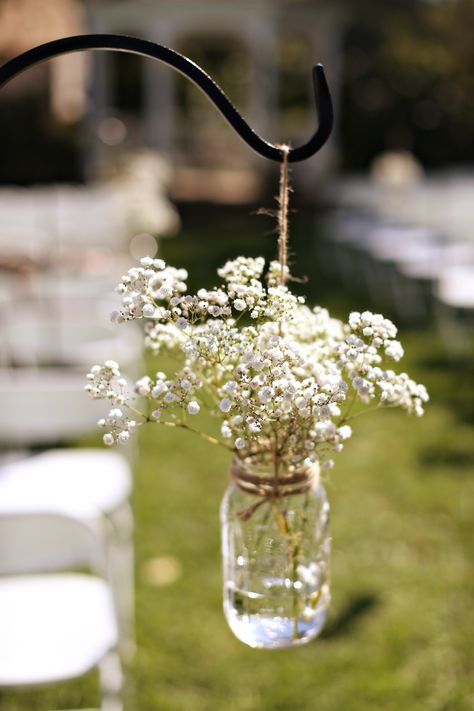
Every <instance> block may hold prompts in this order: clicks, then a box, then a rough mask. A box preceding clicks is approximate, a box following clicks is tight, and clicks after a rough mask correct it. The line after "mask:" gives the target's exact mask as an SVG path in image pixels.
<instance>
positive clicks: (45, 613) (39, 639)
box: [0, 574, 117, 687]
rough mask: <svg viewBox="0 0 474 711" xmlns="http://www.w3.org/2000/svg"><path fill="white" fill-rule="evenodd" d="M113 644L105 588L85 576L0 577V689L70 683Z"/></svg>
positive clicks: (113, 626) (114, 633) (113, 625)
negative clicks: (64, 681)
mask: <svg viewBox="0 0 474 711" xmlns="http://www.w3.org/2000/svg"><path fill="white" fill-rule="evenodd" d="M116 642H117V627H116V622H115V617H114V607H113V601H112V596H111V593H110V589H109V587H108V585H107V584H106V583H105V582H104V581H103V580H101V579H99V578H96V577H94V576H91V575H79V574H60V575H34V576H15V577H6V578H0V686H5V687H6V686H24V685H29V684H31V685H34V684H43V683H51V682H56V681H63V680H67V679H72V678H75V677H78V676H81V675H82V674H85V673H87V672H88V671H89V670H90V669H92V668H93V667H94V666H96V665H97V664H98V663H99V662H100V660H101V659H103V658H104V656H105V655H106V654H107V652H108V651H110V650H111V649H113V647H114V645H115V644H116Z"/></svg>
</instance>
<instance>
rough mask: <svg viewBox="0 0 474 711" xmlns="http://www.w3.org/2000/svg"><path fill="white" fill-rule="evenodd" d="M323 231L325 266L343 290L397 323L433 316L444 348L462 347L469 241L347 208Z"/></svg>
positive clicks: (471, 277) (471, 287) (472, 305)
mask: <svg viewBox="0 0 474 711" xmlns="http://www.w3.org/2000/svg"><path fill="white" fill-rule="evenodd" d="M323 229H324V234H325V237H326V239H325V240H324V245H325V248H326V249H327V250H328V251H329V254H327V255H326V259H327V263H328V264H330V265H331V266H332V267H333V268H335V269H336V270H337V271H338V272H339V275H340V277H341V278H342V279H343V281H344V283H345V284H346V285H347V287H348V288H353V287H354V286H356V287H358V288H359V289H360V290H364V291H365V292H368V293H369V295H370V296H371V300H372V301H373V302H374V303H377V304H380V308H381V309H382V308H386V307H387V306H388V308H389V309H390V310H391V311H394V312H396V313H397V318H398V320H399V322H400V323H407V322H422V321H424V320H426V318H427V316H428V315H429V314H430V313H431V312H433V313H434V314H435V315H436V317H437V320H438V323H439V325H440V327H441V332H442V335H445V342H446V345H447V346H448V348H449V349H456V348H458V347H459V345H461V346H463V345H464V340H465V337H466V334H465V333H464V331H465V328H464V326H465V323H466V321H467V320H469V318H468V319H466V315H467V316H468V317H469V315H470V314H473V313H474V242H467V241H457V240H449V239H447V238H445V237H444V235H442V234H439V233H436V232H435V231H434V230H433V229H432V228H423V227H415V226H410V225H406V224H403V223H397V222H395V221H394V220H392V221H390V222H388V221H386V220H385V221H384V220H382V218H380V217H377V216H375V215H374V214H370V213H367V212H362V211H360V210H359V211H356V210H354V209H352V208H351V209H339V210H336V211H334V212H332V213H331V214H330V215H329V217H328V219H327V220H326V222H325V225H324V228H323ZM460 314H461V316H462V318H461V319H460V318H459V316H460ZM448 334H449V335H448ZM453 334H455V337H454V339H453Z"/></svg>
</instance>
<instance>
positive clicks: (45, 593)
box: [0, 449, 134, 711]
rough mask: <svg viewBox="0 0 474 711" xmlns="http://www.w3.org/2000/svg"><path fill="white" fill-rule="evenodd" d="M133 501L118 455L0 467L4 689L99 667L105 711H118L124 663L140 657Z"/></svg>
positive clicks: (51, 456)
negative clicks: (135, 653)
mask: <svg viewBox="0 0 474 711" xmlns="http://www.w3.org/2000/svg"><path fill="white" fill-rule="evenodd" d="M130 492H131V473H130V466H129V464H128V462H127V459H126V458H125V457H124V456H122V455H120V454H118V453H117V452H110V451H104V450H93V449H62V450H50V451H46V452H44V453H42V454H39V455H35V456H31V457H21V456H18V457H17V458H10V460H7V461H3V462H1V463H0V688H2V687H3V688H13V689H16V688H21V687H25V686H28V687H29V686H32V685H33V686H36V685H38V686H41V685H43V684H49V683H51V682H53V681H56V682H61V681H66V680H68V679H72V678H76V677H79V676H82V675H83V674H86V673H87V672H89V671H90V670H91V669H93V668H95V667H97V668H98V669H99V673H100V674H99V676H100V693H101V706H100V708H101V711H120V709H121V708H122V700H121V696H122V681H123V671H122V667H123V662H124V661H126V660H127V659H129V658H130V655H131V654H132V652H133V649H134V633H133V607H134V605H133V580H134V577H133V542H132V535H133V517H132V513H131V509H130V504H129V496H130ZM78 569H81V570H82V569H85V570H86V571H87V573H82V572H81V573H78V572H76V571H77V570H78Z"/></svg>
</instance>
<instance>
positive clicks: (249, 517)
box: [221, 457, 331, 648]
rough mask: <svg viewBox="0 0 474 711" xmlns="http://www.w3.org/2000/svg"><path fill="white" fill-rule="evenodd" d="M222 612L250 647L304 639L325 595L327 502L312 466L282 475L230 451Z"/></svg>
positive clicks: (323, 608) (322, 610)
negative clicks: (261, 468) (232, 457)
mask: <svg viewBox="0 0 474 711" xmlns="http://www.w3.org/2000/svg"><path fill="white" fill-rule="evenodd" d="M221 522H222V551H223V565H224V612H225V615H226V618H227V621H228V623H229V626H230V628H231V629H232V631H233V632H234V634H235V635H236V637H238V639H240V640H241V641H242V642H244V643H246V644H248V645H250V646H251V647H261V648H278V647H291V646H294V645H299V644H304V643H305V642H309V641H310V640H311V639H313V638H314V637H315V636H316V635H317V634H318V633H319V632H320V631H321V629H322V627H323V625H324V623H325V620H326V614H327V608H328V605H329V602H330V593H329V571H328V564H329V553H330V544H331V540H330V538H329V531H328V522H329V504H328V501H327V498H326V494H325V491H324V488H323V486H322V484H321V482H320V480H319V469H318V468H317V466H314V465H313V466H312V467H309V468H307V469H305V470H299V471H296V472H292V473H290V474H287V475H284V474H283V475H281V474H280V475H278V476H277V477H275V476H273V475H272V474H271V473H270V471H267V472H265V471H261V470H259V471H255V470H254V469H252V467H251V465H250V463H249V462H248V461H245V462H244V461H242V460H241V459H238V458H237V457H235V458H234V460H233V463H232V483H231V484H230V485H229V487H228V489H227V491H226V493H225V495H224V498H223V501H222V505H221Z"/></svg>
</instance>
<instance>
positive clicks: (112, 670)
mask: <svg viewBox="0 0 474 711" xmlns="http://www.w3.org/2000/svg"><path fill="white" fill-rule="evenodd" d="M99 683H100V694H101V705H100V711H123V702H122V689H123V672H122V665H121V662H120V656H119V654H118V651H116V650H113V651H110V652H109V653H108V654H107V655H106V656H105V657H104V659H103V660H102V661H101V663H100V664H99Z"/></svg>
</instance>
